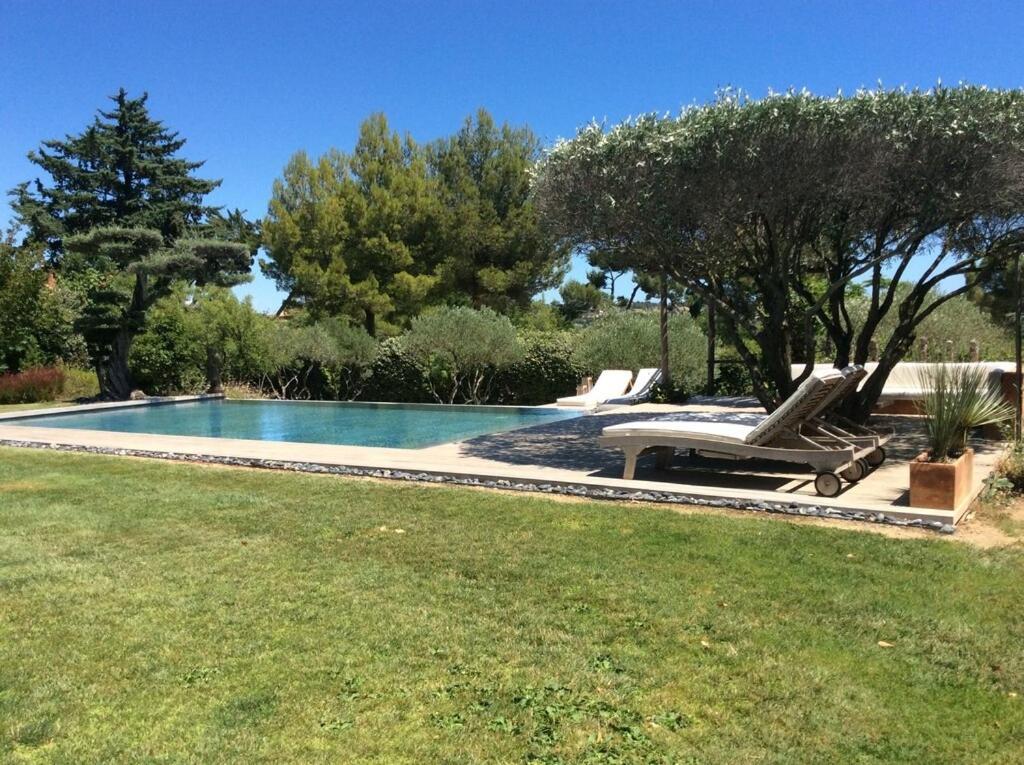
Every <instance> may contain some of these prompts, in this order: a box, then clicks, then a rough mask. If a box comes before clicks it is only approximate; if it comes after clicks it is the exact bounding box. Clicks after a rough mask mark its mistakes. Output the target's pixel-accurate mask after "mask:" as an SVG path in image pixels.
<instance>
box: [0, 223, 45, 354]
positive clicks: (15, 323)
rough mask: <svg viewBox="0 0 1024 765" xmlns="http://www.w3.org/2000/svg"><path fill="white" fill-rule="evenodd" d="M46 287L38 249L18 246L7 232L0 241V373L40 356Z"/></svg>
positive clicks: (10, 233)
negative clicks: (40, 335) (39, 327)
mask: <svg viewBox="0 0 1024 765" xmlns="http://www.w3.org/2000/svg"><path fill="white" fill-rule="evenodd" d="M45 284H46V271H45V270H44V269H43V268H42V255H41V253H40V252H39V251H38V248H32V247H19V246H17V245H16V244H15V243H14V231H11V232H9V233H8V234H7V236H5V237H4V240H3V241H0V373H2V372H5V371H12V372H17V371H19V370H20V369H21V368H22V366H23V365H27V363H31V362H32V361H34V360H36V359H37V357H38V356H39V337H38V333H37V331H36V330H37V325H38V323H39V321H40V319H41V318H42V316H43V313H44V301H45V296H44V293H43V290H44V289H45ZM26 362H27V363H26Z"/></svg>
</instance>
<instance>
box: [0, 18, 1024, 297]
mask: <svg viewBox="0 0 1024 765" xmlns="http://www.w3.org/2000/svg"><path fill="white" fill-rule="evenodd" d="M1022 41H1024V3H1021V2H1020V0H1017V2H985V1H984V0H981V1H977V0H975V1H972V2H968V1H965V2H960V3H953V2H941V1H939V0H932V1H931V2H910V1H906V0H905V1H903V2H897V1H896V0H893V1H892V2H856V1H855V0H851V1H850V2H824V1H821V2H812V1H811V0H808V1H807V2H781V1H780V0H773V1H772V2H724V1H720V2H682V1H681V0H680V1H677V2H663V3H659V2H643V1H638V0H630V1H629V2H603V1H601V0H589V1H588V2H560V1H559V0H547V1H546V2H541V1H538V2H531V3H525V2H524V3H517V2H510V1H508V0H506V1H505V2H491V1H483V2H470V0H463V1H462V2H439V1H437V0H435V1H433V2H426V1H425V0H424V1H422V2H412V1H409V2H386V1H379V2H353V1H351V0H350V1H348V2H333V3H326V2H323V3H308V2H307V3H301V2H290V3H286V2H272V1H270V0H257V1H255V2H254V1H252V0H250V2H227V1H226V0H220V1H218V0H207V2H185V1H184V0H179V1H178V2H159V1H157V0H136V2H106V1H103V2H100V1H99V0H63V2H49V1H47V0H0V51H3V60H4V61H3V65H2V66H0V189H3V190H6V189H9V188H10V187H12V186H13V185H14V184H15V183H17V182H19V181H22V180H27V179H30V178H34V177H35V168H34V166H32V165H31V164H30V163H29V162H28V161H27V160H26V159H25V154H26V153H27V152H28V151H29V150H30V149H32V148H34V147H36V146H37V145H38V144H39V142H40V140H42V139H44V138H51V137H58V136H62V135H63V134H65V133H68V132H77V131H79V130H80V129H81V128H83V127H84V126H85V125H86V124H87V123H88V122H89V120H90V119H91V117H92V114H93V112H94V110H95V109H96V108H97V107H99V106H104V105H105V96H107V95H109V94H112V93H114V92H116V91H117V88H118V87H120V86H124V87H125V88H127V89H128V90H129V91H130V92H131V93H132V94H136V93H139V92H141V91H143V90H146V91H148V92H149V93H150V108H151V111H152V113H153V114H154V116H156V117H158V118H160V119H162V120H164V121H165V122H166V123H167V124H168V125H169V126H171V127H172V128H174V129H176V130H179V131H180V132H181V134H182V135H183V136H185V137H187V138H188V144H187V145H186V147H185V151H184V154H185V155H186V156H187V157H189V158H190V159H205V160H206V167H205V168H204V170H203V172H204V175H205V176H206V177H214V178H223V179H224V183H223V185H222V186H221V188H220V189H218V190H217V192H216V194H215V195H214V197H213V199H212V201H213V202H214V203H216V204H223V205H226V206H229V207H240V208H242V209H245V210H247V211H248V212H249V214H250V215H251V216H256V217H258V216H262V215H263V213H264V212H265V210H266V204H267V199H268V198H269V195H270V188H271V184H272V183H273V180H274V178H276V177H277V176H278V174H279V173H280V171H281V168H282V167H283V166H284V164H285V162H286V161H287V160H288V158H289V156H290V155H291V154H292V153H293V152H295V151H296V150H298V149H305V150H307V151H309V152H312V153H319V152H322V151H323V150H325V149H327V148H328V147H330V146H337V147H339V148H342V149H349V148H351V146H352V144H353V142H354V140H355V136H356V131H357V128H358V125H359V123H360V121H361V120H362V119H363V118H364V117H365V116H366V115H367V114H369V113H371V112H374V111H383V112H385V113H386V114H387V116H388V118H389V119H390V120H391V122H392V125H393V126H394V127H396V128H397V129H400V130H402V131H408V132H410V133H411V134H412V135H413V136H414V137H415V138H417V139H418V140H424V141H426V140H430V139H433V138H435V137H437V136H439V135H443V134H446V133H449V132H451V131H453V130H455V129H456V128H457V127H458V125H459V124H460V122H461V120H462V119H463V118H464V117H465V116H466V115H467V114H469V113H471V112H472V111H474V110H475V109H476V108H477V107H479V106H484V107H486V108H487V109H489V110H490V111H491V112H492V113H493V114H494V115H495V117H496V118H497V119H499V120H508V121H510V122H512V123H516V124H521V123H527V124H529V125H530V126H531V127H532V128H533V129H534V131H536V132H537V134H538V135H539V136H540V137H541V138H542V139H543V140H544V141H545V142H550V141H553V140H554V139H556V138H558V137H560V136H569V135H572V134H573V132H574V131H575V129H576V128H577V127H578V126H579V125H581V124H583V123H586V122H588V121H589V120H590V119H592V118H597V119H605V118H607V119H608V120H610V121H616V120H619V119H621V118H623V117H626V116H629V115H632V114H637V113H641V112H649V111H659V112H664V111H668V112H675V111H677V110H678V109H679V108H680V107H681V106H683V105H686V104H690V103H695V102H703V101H706V100H708V99H710V98H712V97H713V95H714V92H715V90H716V89H717V88H720V87H722V86H727V85H728V86H733V87H738V88H742V89H743V90H745V91H748V92H749V93H751V94H753V95H755V96H759V95H763V94H764V93H766V92H767V91H768V89H769V88H772V89H775V90H783V89H786V88H788V87H796V88H802V87H806V88H808V89H810V90H812V91H815V92H820V93H832V92H835V91H836V90H837V89H843V90H844V91H850V90H853V89H856V88H857V87H859V86H874V85H875V84H876V83H877V82H879V81H881V82H882V83H883V84H884V85H886V86H897V85H907V86H918V85H919V86H923V87H928V86H930V85H933V84H934V83H935V82H936V80H939V79H941V80H942V81H943V82H945V83H955V82H957V81H959V80H966V81H970V82H975V83H984V84H987V85H990V86H993V87H1020V86H1022V85H1024V50H1022ZM9 215H10V211H9V208H7V207H6V206H5V207H4V208H3V209H2V210H0V220H3V219H6V218H7V217H9ZM583 270H585V269H583V268H582V267H581V266H580V265H579V264H577V266H576V269H575V271H576V273H577V275H580V274H581V273H582V271H583ZM243 289H244V291H246V292H249V293H251V294H253V295H254V298H255V301H256V305H257V306H258V307H259V308H261V309H263V310H273V309H275V308H276V307H277V303H278V299H277V296H276V293H275V290H274V288H273V285H272V284H269V283H267V282H266V281H265V280H262V279H257V280H256V281H255V282H254V283H253V284H251V285H248V286H247V287H245V288H243Z"/></svg>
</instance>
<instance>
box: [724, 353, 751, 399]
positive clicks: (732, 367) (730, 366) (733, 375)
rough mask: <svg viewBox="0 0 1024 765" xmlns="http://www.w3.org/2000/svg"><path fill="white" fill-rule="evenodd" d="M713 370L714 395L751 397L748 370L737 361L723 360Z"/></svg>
mask: <svg viewBox="0 0 1024 765" xmlns="http://www.w3.org/2000/svg"><path fill="white" fill-rule="evenodd" d="M723 361H725V362H726V363H723V364H719V365H718V367H717V368H716V370H715V393H716V394H717V395H719V396H753V395H754V384H753V383H752V382H751V380H750V370H749V369H747V366H746V364H744V363H743V362H741V361H740V360H739V359H735V358H734V359H731V360H727V359H723Z"/></svg>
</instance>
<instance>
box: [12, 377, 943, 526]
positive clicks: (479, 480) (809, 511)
mask: <svg viewBox="0 0 1024 765" xmlns="http://www.w3.org/2000/svg"><path fill="white" fill-rule="evenodd" d="M221 397H222V396H220V395H219V394H218V395H202V396H177V397H165V398H153V399H145V400H140V401H130V402H114V403H103V404H88V405H79V406H70V407H55V408H51V409H39V410H21V411H18V412H11V413H7V414H5V415H0V445H3V446H12V447H21V448H37V449H51V450H56V451H76V452H88V453H94V454H108V455H122V456H134V457H147V458H156V459H167V460H174V461H183V462H194V463H211V464H222V465H237V466H242V467H251V468H267V469H274V470H289V471H299V472H310V473H327V474H334V475H349V476H364V477H371V478H383V479H392V480H404V481H421V482H426V483H449V484H453V485H461V486H477V487H484V488H497V489H506V490H517V491H524V492H534V493H547V494H564V495H569V496H576V497H585V498H590V499H604V500H616V501H630V500H632V501H642V502H651V503H665V504H670V505H671V504H686V505H692V506H698V507H699V506H708V507H719V508H728V509H733V510H751V511H759V512H767V513H777V514H784V515H794V516H805V517H821V518H836V519H842V520H855V521H866V522H872V523H884V524H889V525H894V526H907V527H915V528H926V529H932V530H935V531H940V532H944V533H952V531H953V530H954V527H955V525H956V521H957V520H959V518H958V517H957V515H955V514H953V513H951V512H948V511H940V510H925V509H921V508H912V507H909V506H905V505H899V504H893V503H891V502H890V503H885V502H882V501H879V500H878V499H877V498H874V499H872V498H870V497H861V498H857V497H845V496H843V495H840V496H839V497H837V498H833V499H824V498H821V497H814V496H808V495H799V494H787V493H784V492H782V491H772V490H757V489H749V488H740V487H738V486H737V487H735V488H734V487H725V488H723V487H721V486H707V485H693V484H686V483H670V482H667V481H652V480H636V481H624V480H622V479H620V478H614V477H611V476H607V475H595V474H593V471H590V472H587V471H582V470H570V469H564V468H557V467H550V466H546V465H544V464H543V460H538V461H537V462H538V464H533V465H523V464H518V465H517V464H504V463H500V462H496V461H494V460H486V459H481V458H477V457H472V456H467V455H466V454H465V453H464V450H463V449H462V447H463V446H464V444H462V443H460V442H453V443H450V444H444V445H442V446H439V447H428V448H424V449H387V448H380V447H352V446H340V445H325V444H301V443H293V442H270V441H247V440H241V439H225V438H200V437H190V436H162V435H156V434H146V433H115V432H110V431H94V430H68V429H58V428H45V427H40V426H30V427H25V426H18V424H17V420H18V419H20V418H24V417H34V416H37V415H45V414H59V413H63V412H84V411H91V410H96V409H114V408H127V407H139V406H153V405H161V404H170V403H178V402H186V401H199V400H204V399H210V398H221ZM632 411H636V412H639V410H638V408H634V409H633V410H632ZM594 416H598V417H602V416H603V415H594ZM880 472H881V471H880ZM878 479H879V480H881V481H883V482H885V481H886V480H888V481H889V482H890V483H891V481H892V473H890V475H889V477H888V479H886V478H884V477H883V476H881V475H879V476H878Z"/></svg>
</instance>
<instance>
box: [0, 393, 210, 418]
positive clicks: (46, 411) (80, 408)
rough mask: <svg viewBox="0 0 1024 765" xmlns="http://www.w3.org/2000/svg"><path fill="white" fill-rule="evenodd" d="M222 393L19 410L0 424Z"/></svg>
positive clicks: (205, 398)
mask: <svg viewBox="0 0 1024 765" xmlns="http://www.w3.org/2000/svg"><path fill="white" fill-rule="evenodd" d="M223 398H224V394H223V393H198V394H195V395H189V396H148V397H146V398H143V399H137V400H133V401H95V402H93V403H90V404H69V405H68V406H51V407H46V408H43V409H19V410H18V411H16V412H3V413H0V422H6V421H9V420H19V419H26V418H28V417H47V416H49V415H58V414H84V413H86V412H97V411H103V410H110V409H132V408H136V407H143V406H161V405H165V404H187V403H189V402H192V401H210V400H216V399H223Z"/></svg>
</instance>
